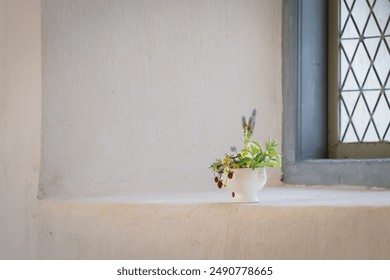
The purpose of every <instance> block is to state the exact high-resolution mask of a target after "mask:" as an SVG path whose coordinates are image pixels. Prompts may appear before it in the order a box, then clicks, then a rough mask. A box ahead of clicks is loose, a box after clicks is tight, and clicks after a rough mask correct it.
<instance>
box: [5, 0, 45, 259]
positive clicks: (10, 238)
mask: <svg viewBox="0 0 390 280" xmlns="http://www.w3.org/2000/svg"><path fill="white" fill-rule="evenodd" d="M40 26H41V24H40V1H39V0H28V1H27V0H0V259H4V258H9V259H19V258H31V257H32V252H33V251H34V248H35V240H36V236H37V235H36V229H37V227H36V225H37V223H36V222H37V219H38V217H37V203H36V201H37V200H36V197H37V192H38V179H39V164H40V162H39V158H40V132H41V130H40V127H41V126H40V123H41V56H40V51H41V40H40Z"/></svg>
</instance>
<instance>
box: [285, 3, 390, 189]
mask: <svg viewBox="0 0 390 280" xmlns="http://www.w3.org/2000/svg"><path fill="white" fill-rule="evenodd" d="M332 1H334V0H332ZM351 2H353V1H351ZM371 2H372V1H371ZM328 23H329V22H328V1H326V0H319V1H311V0H284V1H283V30H282V36H283V38H282V40H283V65H282V67H283V73H282V77H283V180H284V182H286V183H292V184H314V185H315V184H321V185H338V184H344V185H364V186H378V187H390V172H388V171H389V170H390V158H388V157H387V158H366V157H364V158H363V157H361V158H359V159H334V158H332V157H331V156H332V155H331V154H330V153H329V150H328V144H329V142H330V141H329V142H328V136H329V135H330V134H331V133H329V132H328V105H329V106H331V104H329V103H330V102H329V103H328V70H329V68H328V47H327V46H328ZM387 25H388V24H387ZM330 67H331V66H330ZM329 78H331V77H329ZM387 105H388V104H387ZM359 106H360V105H359ZM336 108H337V107H336ZM330 127H332V126H330ZM335 135H338V134H335ZM363 145H367V144H366V143H363Z"/></svg>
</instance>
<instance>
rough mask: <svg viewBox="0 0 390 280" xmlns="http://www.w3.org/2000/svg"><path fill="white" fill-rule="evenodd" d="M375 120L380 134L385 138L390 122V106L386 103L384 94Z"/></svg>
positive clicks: (375, 113)
mask: <svg viewBox="0 0 390 280" xmlns="http://www.w3.org/2000/svg"><path fill="white" fill-rule="evenodd" d="M373 120H374V122H375V125H376V127H377V129H378V133H379V136H380V137H381V138H383V137H384V136H385V135H384V134H385V132H386V129H387V126H388V125H389V123H390V107H389V106H388V104H387V103H386V100H385V96H384V94H382V95H381V97H380V99H379V102H378V106H377V108H376V110H375V112H374V115H373Z"/></svg>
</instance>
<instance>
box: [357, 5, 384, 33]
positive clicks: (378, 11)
mask: <svg viewBox="0 0 390 280" xmlns="http://www.w3.org/2000/svg"><path fill="white" fill-rule="evenodd" d="M358 2H359V1H358ZM373 10H374V14H375V17H376V19H377V21H378V24H379V28H380V29H381V31H382V32H384V31H385V28H386V24H387V23H388V21H389V11H390V1H389V0H376V2H375V5H374V7H373Z"/></svg>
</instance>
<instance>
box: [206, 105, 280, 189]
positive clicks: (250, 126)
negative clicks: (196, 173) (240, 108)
mask: <svg viewBox="0 0 390 280" xmlns="http://www.w3.org/2000/svg"><path fill="white" fill-rule="evenodd" d="M256 113H257V112H256V109H254V110H253V112H252V115H251V116H250V117H249V120H248V121H247V120H246V118H245V116H242V128H243V137H242V139H241V140H242V143H243V144H244V147H243V148H242V149H241V150H240V151H238V150H237V148H236V147H231V148H230V153H226V154H225V156H224V158H222V159H217V160H216V161H215V162H213V163H212V164H211V166H210V168H211V170H212V172H213V173H214V176H215V177H214V180H215V183H216V184H217V186H218V188H222V187H227V181H228V179H232V178H233V174H234V170H235V169H238V168H252V170H254V169H255V168H264V167H280V166H281V165H280V157H281V154H280V153H278V152H277V151H276V147H277V146H278V144H277V142H276V141H275V140H273V139H272V140H271V139H269V140H268V141H267V142H266V143H265V149H262V148H261V146H260V144H259V143H258V142H256V141H253V140H252V139H251V138H252V135H253V131H254V128H255V123H256V120H255V118H256Z"/></svg>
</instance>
